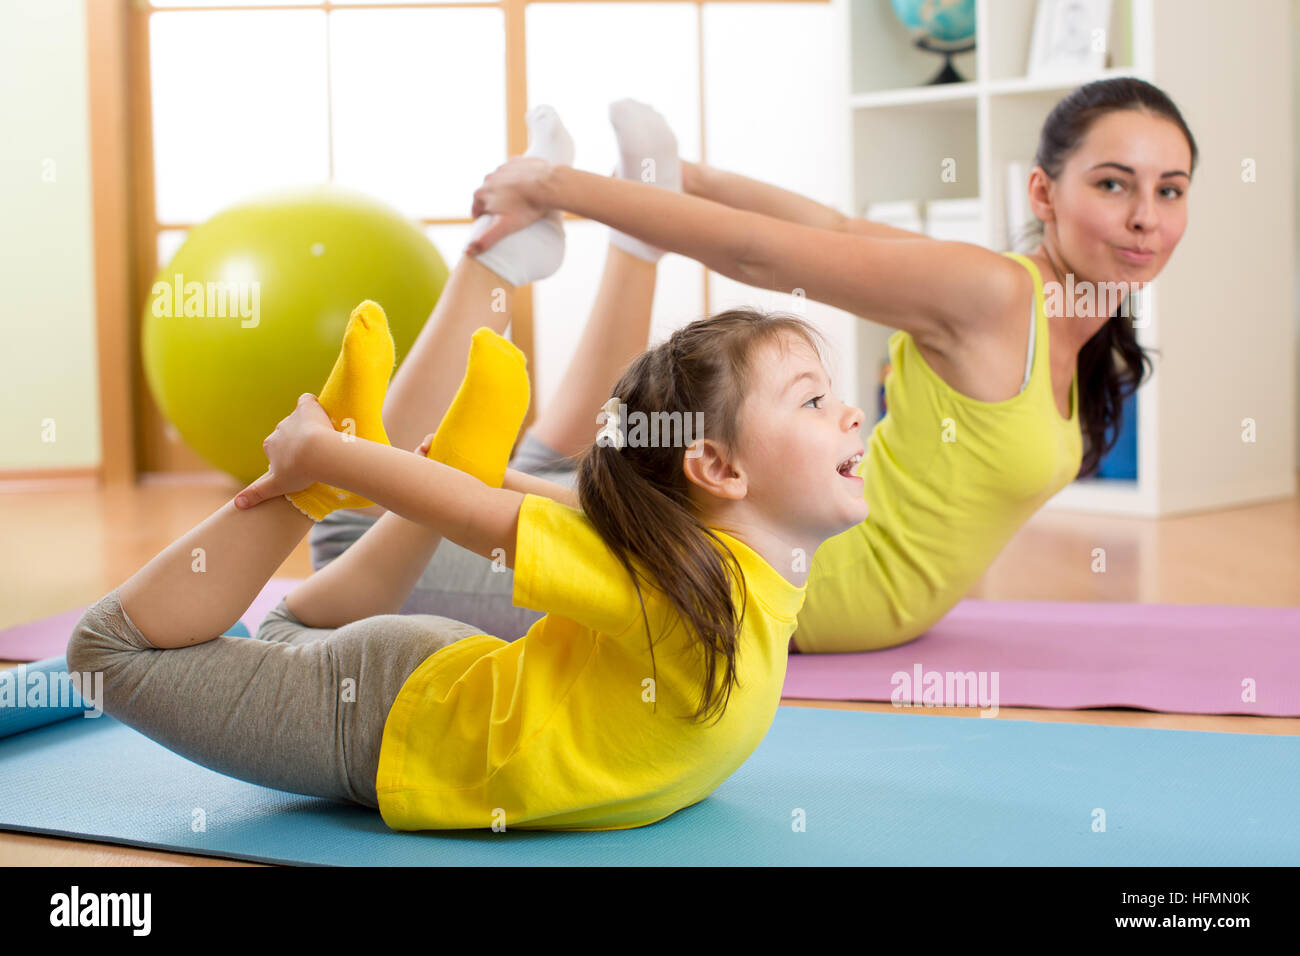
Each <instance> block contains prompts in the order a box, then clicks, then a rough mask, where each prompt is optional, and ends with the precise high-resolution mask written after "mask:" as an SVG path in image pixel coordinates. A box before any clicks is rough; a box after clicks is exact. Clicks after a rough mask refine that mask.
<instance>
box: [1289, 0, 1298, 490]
mask: <svg viewBox="0 0 1300 956" xmlns="http://www.w3.org/2000/svg"><path fill="white" fill-rule="evenodd" d="M1297 58H1300V0H1291V91H1292V93H1293V96H1292V98H1291V104H1292V107H1291V108H1292V109H1293V110H1294V111H1295V115H1294V116H1292V117H1291V135H1292V136H1294V137H1295V155H1296V161H1297V163H1300V63H1297V62H1296V61H1297ZM1294 174H1295V170H1292V175H1294ZM1295 202H1296V216H1295V221H1296V225H1297V228H1300V189H1297V190H1296V192H1295ZM1295 287H1296V314H1295V363H1296V381H1297V382H1300V242H1297V243H1296V261H1295ZM1296 391H1297V392H1298V393H1300V388H1297V390H1296ZM1295 446H1296V449H1297V451H1296V455H1297V461H1296V468H1297V470H1300V394H1297V395H1296V424H1295Z"/></svg>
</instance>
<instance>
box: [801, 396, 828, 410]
mask: <svg viewBox="0 0 1300 956" xmlns="http://www.w3.org/2000/svg"><path fill="white" fill-rule="evenodd" d="M825 398H826V396H825V395H817V396H815V397H813V398H810V399H808V401H806V402H804V403H803V406H804V408H807V407H808V405H809V404H810V403H811V402H820V401H822V400H823V399H825ZM813 408H821V406H820V405H813Z"/></svg>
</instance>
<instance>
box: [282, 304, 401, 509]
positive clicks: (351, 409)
mask: <svg viewBox="0 0 1300 956" xmlns="http://www.w3.org/2000/svg"><path fill="white" fill-rule="evenodd" d="M395 355H396V351H395V348H394V346H393V335H392V333H391V332H390V331H389V329H388V316H386V315H384V310H383V309H381V308H380V307H379V304H378V303H377V302H371V301H370V300H369V299H367V300H366V301H364V302H362V303H361V304H360V305H359V306H357V307H356V308H355V309H353V310H352V315H351V316H350V317H349V318H348V325H347V328H346V329H345V330H344V332H343V348H342V349H340V350H339V356H338V358H337V359H335V360H334V369H333V370H332V371H331V372H330V377H329V379H328V380H327V381H326V382H325V387H324V388H322V389H321V392H320V395H318V396H317V399H318V400H319V401H320V404H321V407H322V408H324V409H325V411H326V412H327V413H328V414H329V417H330V420H331V421H332V422H333V423H334V428H335V429H337V430H338V431H341V432H348V431H351V432H352V433H353V434H355V435H356V436H357V437H359V438H365V439H368V440H369V441H376V442H380V443H381V444H384V445H387V444H390V442H389V441H388V433H387V432H386V431H384V419H383V410H384V395H385V394H386V393H387V391H388V380H389V378H391V377H392V374H393V365H394V364H395V361H396V359H395ZM349 420H350V422H349ZM349 426H350V427H349ZM285 497H286V498H288V499H289V500H290V501H291V502H293V505H294V507H295V508H297V509H298V510H299V511H301V512H302V513H303V514H305V515H307V516H308V517H311V518H315V519H316V520H317V521H319V520H321V518H324V517H325V516H326V515H327V514H329V513H330V512H331V511H336V510H337V509H339V508H367V507H369V506H370V505H372V504H374V502H373V501H369V500H367V499H365V498H363V497H361V496H360V495H356V494H353V493H352V492H350V491H344V490H343V489H341V488H335V487H334V486H333V485H326V484H322V483H321V482H319V481H318V482H315V483H314V484H312V485H311V486H309V487H307V488H304V489H302V491H295V492H294V493H293V494H289V495H285Z"/></svg>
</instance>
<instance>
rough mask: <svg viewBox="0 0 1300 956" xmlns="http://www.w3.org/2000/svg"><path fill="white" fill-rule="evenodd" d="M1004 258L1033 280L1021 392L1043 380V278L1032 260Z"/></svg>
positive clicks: (1013, 255) (1017, 255) (1008, 254)
mask: <svg viewBox="0 0 1300 956" xmlns="http://www.w3.org/2000/svg"><path fill="white" fill-rule="evenodd" d="M1002 254H1003V255H1004V256H1006V257H1008V258H1010V259H1015V260H1016V261H1017V262H1019V263H1020V264H1021V265H1022V266H1024V267H1025V268H1026V269H1028V270H1029V276H1030V278H1032V279H1033V280H1034V299H1033V302H1031V303H1030V308H1031V310H1032V315H1031V320H1032V324H1031V325H1030V327H1029V328H1030V333H1029V347H1028V348H1027V349H1026V350H1025V384H1024V385H1023V386H1022V388H1021V391H1023V390H1024V389H1025V388H1028V387H1029V386H1030V384H1031V383H1032V382H1033V380H1034V379H1035V378H1043V377H1044V376H1043V374H1042V373H1041V372H1040V371H1039V367H1040V366H1041V365H1042V364H1043V360H1042V352H1043V344H1044V343H1045V342H1047V328H1046V325H1047V308H1046V305H1045V303H1044V301H1043V277H1042V276H1041V275H1040V274H1039V272H1038V266H1037V265H1035V264H1034V260H1033V259H1030V258H1029V257H1028V256H1026V255H1022V254H1021V253H1019V252H1004V253H1002Z"/></svg>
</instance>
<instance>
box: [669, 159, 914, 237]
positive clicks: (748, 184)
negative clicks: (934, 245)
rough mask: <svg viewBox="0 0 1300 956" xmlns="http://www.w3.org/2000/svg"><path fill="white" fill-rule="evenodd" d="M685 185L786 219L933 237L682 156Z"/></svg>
mask: <svg viewBox="0 0 1300 956" xmlns="http://www.w3.org/2000/svg"><path fill="white" fill-rule="evenodd" d="M682 188H683V189H685V190H686V191H687V192H688V193H690V194H691V195H692V196H699V197H700V198H701V199H711V200H713V201H714V202H720V203H722V204H723V205H724V206H730V207H732V208H733V209H748V210H749V211H751V212H757V213H762V214H763V215H765V216H772V217H773V218H776V219H784V220H785V221H786V222H796V223H799V224H800V225H802V226H815V227H817V228H818V229H835V230H839V231H840V232H851V233H854V234H856V235H860V236H872V237H874V238H876V239H929V238H931V237H929V236H926V235H925V234H924V233H920V232H912V231H910V230H908V229H896V228H894V227H893V226H886V225H885V224H884V223H880V222H872V221H871V220H869V219H862V218H859V217H856V216H846V215H844V213H842V212H840V211H839V210H838V209H833V208H832V207H830V206H825V205H823V204H822V203H819V202H817V201H816V200H815V199H809V198H808V197H807V196H801V195H799V194H798V193H794V192H791V191H790V190H788V189H782V188H781V187H779V186H773V185H771V184H770V183H764V182H760V181H759V180H757V179H749V178H748V177H746V176H741V175H740V174H739V173H732V172H727V171H726V170H722V169H714V168H713V167H712V166H706V165H704V164H703V163H689V162H687V161H686V160H682Z"/></svg>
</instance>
